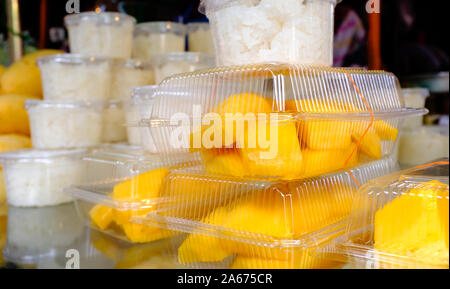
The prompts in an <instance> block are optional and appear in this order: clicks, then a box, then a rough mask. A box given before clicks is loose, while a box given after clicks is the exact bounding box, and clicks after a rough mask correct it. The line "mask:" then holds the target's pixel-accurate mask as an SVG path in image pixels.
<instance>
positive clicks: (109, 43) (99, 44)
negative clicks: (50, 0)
mask: <svg viewBox="0 0 450 289" xmlns="http://www.w3.org/2000/svg"><path fill="white" fill-rule="evenodd" d="M64 23H65V25H66V27H67V30H68V31H69V44H70V51H71V52H72V53H77V54H82V55H88V56H102V57H112V58H124V59H128V58H131V53H132V48H133V30H134V27H135V24H136V19H134V17H131V16H128V15H125V14H120V13H114V12H101V13H96V12H83V13H79V14H72V15H68V16H66V17H65V18H64Z"/></svg>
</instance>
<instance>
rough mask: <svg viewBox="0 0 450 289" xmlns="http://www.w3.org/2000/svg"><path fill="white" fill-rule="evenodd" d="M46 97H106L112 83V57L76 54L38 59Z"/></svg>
mask: <svg viewBox="0 0 450 289" xmlns="http://www.w3.org/2000/svg"><path fill="white" fill-rule="evenodd" d="M37 63H38V66H39V69H40V71H41V77H42V89H43V91H44V98H45V99H46V100H62V99H66V100H93V99H99V100H106V99H108V98H109V93H110V83H111V59H108V58H102V57H90V56H81V55H74V54H57V55H50V56H43V57H40V58H39V59H38V60H37Z"/></svg>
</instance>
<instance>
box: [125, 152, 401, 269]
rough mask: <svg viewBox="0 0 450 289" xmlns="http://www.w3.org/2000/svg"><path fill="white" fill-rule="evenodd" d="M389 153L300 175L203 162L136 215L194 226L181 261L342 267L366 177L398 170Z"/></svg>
mask: <svg viewBox="0 0 450 289" xmlns="http://www.w3.org/2000/svg"><path fill="white" fill-rule="evenodd" d="M396 167H397V166H396V163H395V162H394V161H392V160H391V159H384V160H380V161H377V162H374V163H372V164H370V165H365V166H361V167H358V168H355V169H352V170H351V171H347V172H339V173H336V174H331V175H328V176H323V177H320V178H312V179H300V180H295V181H267V180H257V179H248V180H246V179H240V178H230V177H223V176H213V175H208V174H204V173H203V172H201V171H195V169H185V170H184V171H183V170H182V171H178V172H173V173H172V174H170V175H168V176H167V178H166V180H165V181H164V183H163V185H162V187H161V196H163V198H162V199H161V200H160V201H159V202H158V204H157V206H156V207H155V208H153V209H152V210H149V211H148V212H147V214H142V215H138V214H137V215H135V216H134V218H133V219H132V221H133V222H136V223H138V224H142V225H146V226H149V227H152V226H153V227H155V228H159V229H160V230H164V231H165V232H167V233H168V234H173V233H176V232H179V233H188V234H189V235H188V237H187V238H186V239H185V241H184V242H183V243H182V244H181V246H179V247H178V248H177V249H178V250H177V251H178V261H179V262H180V263H181V264H183V265H189V266H193V267H196V268H232V269H293V268H334V267H336V266H338V265H341V263H340V262H334V261H332V260H330V259H328V257H327V256H328V253H327V251H330V252H332V248H331V247H330V246H331V245H332V244H334V243H333V242H332V240H334V239H336V238H338V237H339V236H342V234H343V233H344V229H345V224H346V220H347V218H348V215H349V213H350V210H351V203H352V199H353V198H354V196H355V193H356V191H357V188H358V183H361V184H362V183H364V182H366V181H368V180H370V179H373V178H375V177H378V176H382V175H385V174H388V173H391V172H393V171H394V170H396Z"/></svg>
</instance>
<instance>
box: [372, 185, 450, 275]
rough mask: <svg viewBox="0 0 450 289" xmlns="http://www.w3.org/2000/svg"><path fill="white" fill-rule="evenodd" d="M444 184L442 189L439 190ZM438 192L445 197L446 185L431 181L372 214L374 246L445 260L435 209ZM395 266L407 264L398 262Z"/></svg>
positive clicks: (393, 252)
mask: <svg viewBox="0 0 450 289" xmlns="http://www.w3.org/2000/svg"><path fill="white" fill-rule="evenodd" d="M445 187H447V189H446V190H445V189H442V188H445ZM438 191H446V195H447V196H448V186H447V185H445V184H443V183H440V182H438V181H431V182H428V183H425V184H424V186H423V187H422V188H417V189H416V188H414V189H411V190H409V191H408V192H406V193H405V194H403V195H401V196H400V197H398V198H396V199H394V200H393V201H391V202H390V203H388V204H386V205H385V206H384V207H383V208H381V209H379V210H378V211H377V212H376V214H375V224H374V248H375V249H376V250H379V251H382V252H384V253H388V254H390V255H399V256H404V257H410V258H415V259H417V260H420V261H421V262H424V263H427V264H442V262H443V260H447V262H448V254H449V252H448V247H447V246H446V241H445V239H446V237H445V232H444V231H443V230H442V224H441V220H442V219H441V218H440V215H439V210H438V197H439V196H438V195H439V192H438ZM447 201H448V200H447ZM447 220H448V213H447ZM412 265H414V264H412ZM447 265H448V263H447ZM384 266H388V265H384V264H382V263H381V264H380V267H384ZM398 267H399V268H409V267H410V266H409V265H408V264H405V265H400V264H399V265H398ZM412 267H414V266H412Z"/></svg>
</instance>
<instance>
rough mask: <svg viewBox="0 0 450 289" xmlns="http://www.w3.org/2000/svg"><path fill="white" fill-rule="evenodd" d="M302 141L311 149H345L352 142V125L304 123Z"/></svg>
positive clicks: (301, 124)
mask: <svg viewBox="0 0 450 289" xmlns="http://www.w3.org/2000/svg"><path fill="white" fill-rule="evenodd" d="M299 138H300V140H301V141H302V142H303V143H304V144H305V145H306V146H307V147H308V148H310V149H313V150H329V149H345V148H348V147H349V146H350V144H351V142H352V134H351V123H350V122H348V121H337V120H335V121H327V120H322V121H316V120H310V121H302V122H301V123H300V129H299Z"/></svg>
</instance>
